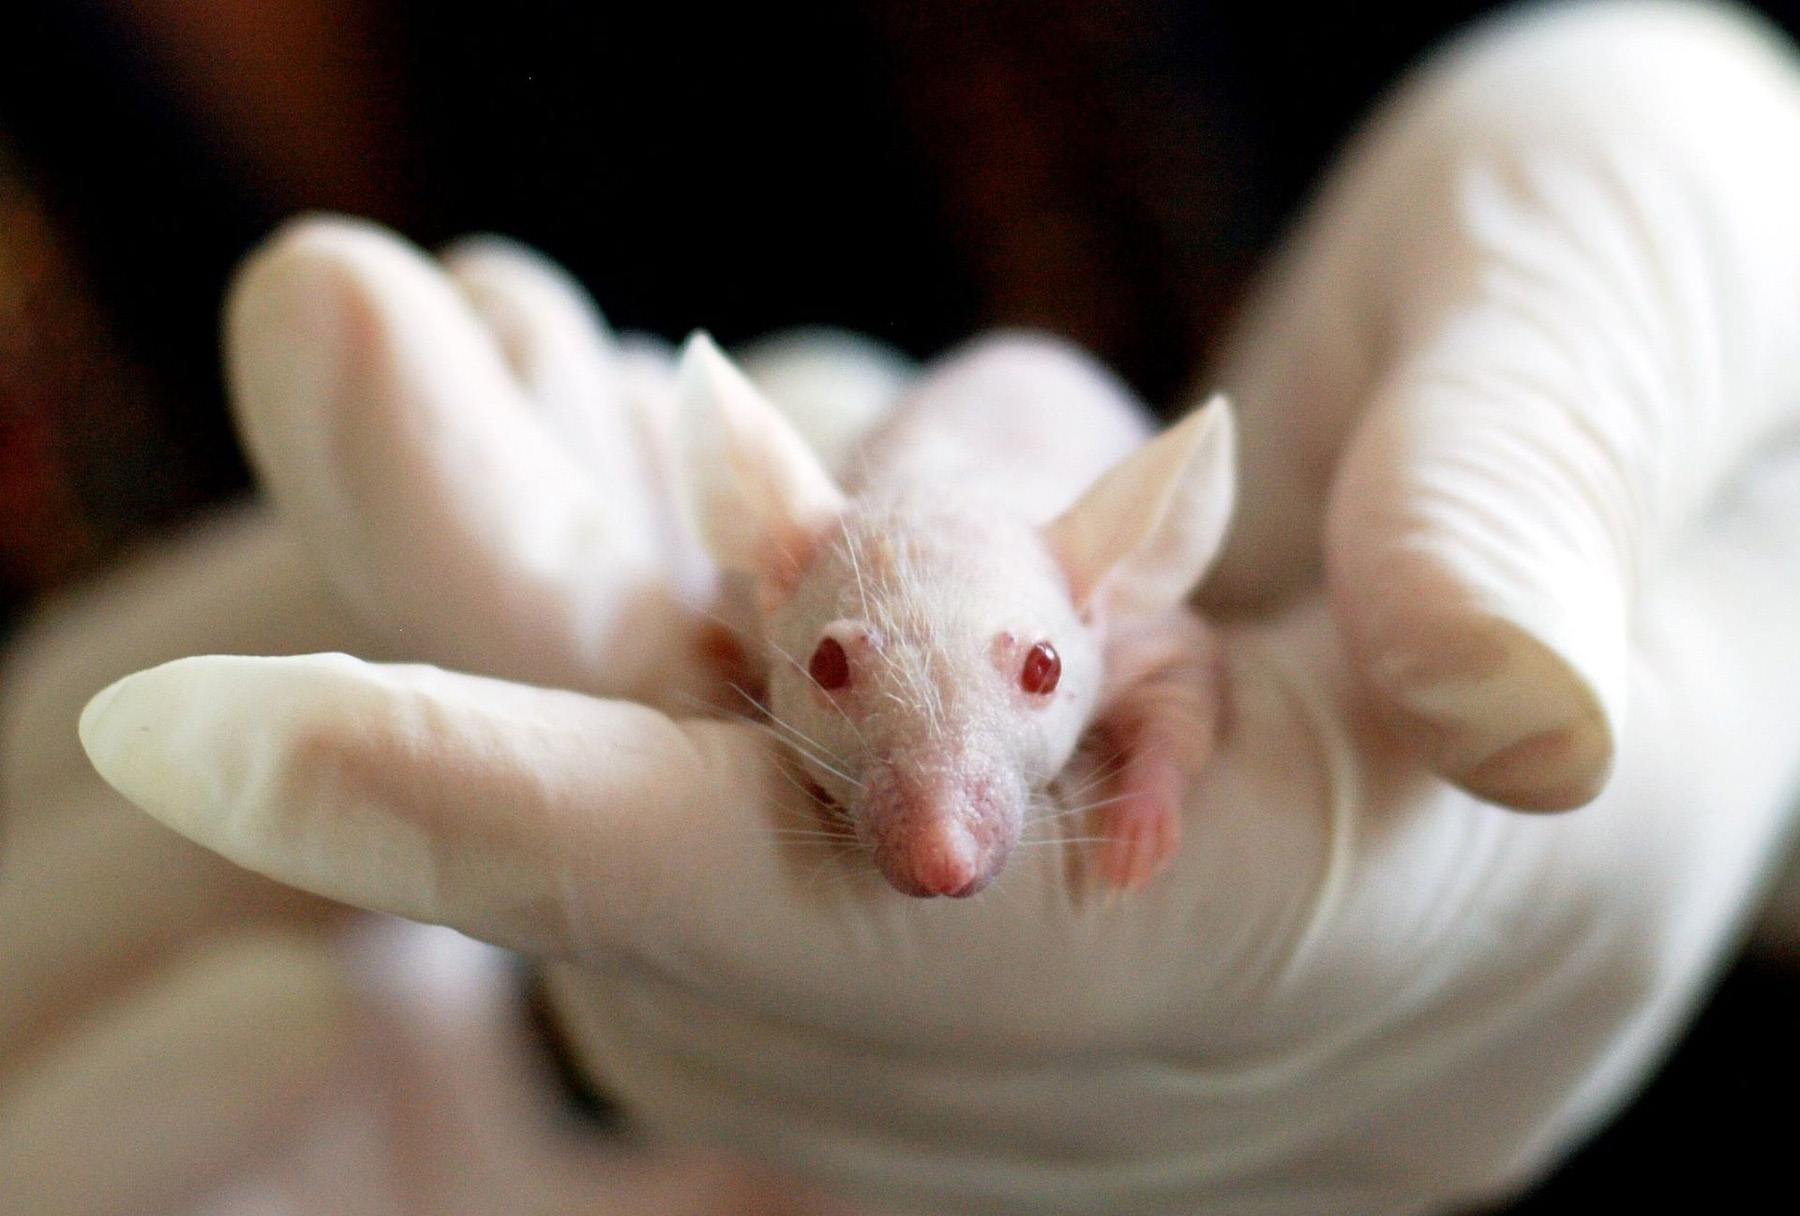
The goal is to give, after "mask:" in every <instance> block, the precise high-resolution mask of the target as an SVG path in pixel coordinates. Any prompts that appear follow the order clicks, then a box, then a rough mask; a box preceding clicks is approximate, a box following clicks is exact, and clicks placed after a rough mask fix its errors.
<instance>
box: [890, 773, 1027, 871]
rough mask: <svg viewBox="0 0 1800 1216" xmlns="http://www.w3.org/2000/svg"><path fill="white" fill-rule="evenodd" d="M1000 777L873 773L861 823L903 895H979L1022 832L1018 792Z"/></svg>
mask: <svg viewBox="0 0 1800 1216" xmlns="http://www.w3.org/2000/svg"><path fill="white" fill-rule="evenodd" d="M1001 788H1002V784H1001V783H997V782H994V781H989V780H986V779H982V778H969V777H967V776H966V775H965V776H964V777H963V778H961V779H958V778H956V777H950V776H945V775H944V774H942V773H939V774H934V776H933V777H930V778H925V779H920V778H918V777H916V776H911V775H908V774H903V773H899V772H896V771H894V770H893V769H892V768H890V767H888V766H882V768H881V770H880V771H878V772H877V773H876V774H873V775H872V779H871V781H870V783H869V786H868V789H867V791H866V793H867V796H866V797H865V799H864V800H863V804H862V806H861V808H860V810H861V813H860V814H859V815H858V817H857V818H858V829H859V832H860V833H861V835H862V836H863V839H864V842H865V843H866V844H868V845H869V847H870V851H871V852H872V853H873V855H874V859H875V864H876V866H877V867H878V868H879V869H880V870H881V873H882V875H883V876H884V877H885V878H886V879H887V880H888V882H889V884H890V885H892V886H893V887H894V889H895V890H897V891H899V892H900V893H901V894H903V895H913V896H919V897H930V896H934V895H947V896H949V897H951V898H953V899H960V898H964V897H966V896H970V895H974V894H975V893H976V892H978V891H980V890H981V889H982V888H983V887H985V886H987V885H988V883H989V882H991V881H992V880H993V878H994V876H995V875H996V874H998V873H999V872H1000V869H1001V867H1002V866H1003V865H1004V864H1005V863H1006V858H1007V856H1008V854H1010V853H1011V852H1012V845H1013V842H1014V841H1016V840H1017V839H1018V834H1019V818H1020V808H1019V807H1018V806H1017V805H1016V803H1017V802H1018V800H1017V799H1008V798H1006V797H1003V796H1002V795H1001Z"/></svg>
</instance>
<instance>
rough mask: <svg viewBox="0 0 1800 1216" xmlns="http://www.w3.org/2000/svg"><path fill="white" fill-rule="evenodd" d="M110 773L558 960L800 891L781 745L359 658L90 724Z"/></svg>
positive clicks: (332, 878) (173, 673)
mask: <svg viewBox="0 0 1800 1216" xmlns="http://www.w3.org/2000/svg"><path fill="white" fill-rule="evenodd" d="M81 730H82V741H83V744H84V746H86V748H87V750H88V754H89V756H90V757H91V758H92V759H93V762H94V766H95V767H96V768H97V769H98V770H99V771H100V773H101V775H102V776H103V777H105V778H106V780H107V781H108V782H109V783H111V784H112V785H113V786H114V787H115V788H117V789H118V790H119V791H120V792H121V793H123V794H125V796H126V797H127V798H130V799H131V800H132V801H133V802H135V803H137V804H138V805H139V806H141V807H143V808H144V809H145V810H148V811H149V812H150V813H151V814H152V815H154V816H155V817H157V818H158V819H160V820H162V821H163V822H164V823H165V824H167V825H169V826H170V827H173V828H174V829H175V830H176V831H178V832H181V833H182V834H184V835H186V836H189V837H191V838H193V839H194V840H197V841H199V842H200V843H201V844H204V845H206V846H207V847H209V848H212V849H215V850H217V851H218V852H220V853H222V854H223V855H224V856H225V857H227V858H228V859H230V860H232V861H235V862H237V863H238V864H240V865H243V866H246V867H247V868H249V869H252V870H256V871H259V872H261V873H264V874H267V875H269V876H270V877H272V878H275V879H277V880H278V881H281V882H285V883H289V884H292V885H294V886H297V887H300V888H302V889H304V890H309V891H313V892H315V893H318V894H323V895H326V896H327V897H329V898H332V899H338V900H342V901H344V902H347V903H352V904H356V905H359V906H362V907H366V908H372V909H376V910H379V911H387V912H393V913H397V914H399V915H402V916H407V917H410V918H413V919H415V920H423V921H430V922H435V923H442V924H448V925H452V926H454V927H456V928H459V929H462V930H464V931H465V932H468V933H470V934H472V935H474V936H476V937H480V938H483V939H485V940H488V941H493V942H497V943H500V944H503V945H508V946H513V947H515V948H520V949H525V950H529V951H532V952H536V953H545V954H562V955H567V954H577V955H589V954H592V953H595V952H599V951H604V950H607V949H609V948H617V947H621V946H629V947H630V948H632V949H633V950H639V951H641V950H646V949H651V948H653V946H654V943H655V942H656V941H657V940H660V939H662V938H663V937H664V936H665V935H667V937H668V938H669V939H671V940H675V941H680V940H681V939H682V938H683V935H684V934H690V935H692V934H698V935H702V936H705V935H711V936H715V937H716V936H721V935H729V934H730V932H731V931H732V930H731V929H730V926H732V925H741V924H742V923H743V917H744V915H745V907H746V906H748V905H753V904H755V903H756V901H757V900H758V899H759V898H764V897H765V895H766V894H767V893H773V892H776V891H779V890H780V889H782V888H783V887H784V885H785V884H784V882H783V881H782V875H781V871H780V868H779V864H780V859H779V857H778V853H779V849H778V848H777V847H776V846H777V845H778V844H779V841H778V838H777V836H776V834H775V833H774V832H772V831H771V830H770V829H769V826H768V816H769V814H770V813H771V812H770V808H774V807H778V806H779V805H780V804H781V803H782V802H783V801H784V800H785V799H790V798H792V797H793V796H794V794H795V791H794V789H793V788H792V787H791V786H789V785H788V784H787V783H786V782H785V781H784V779H783V777H782V775H781V773H780V772H779V771H778V769H777V761H776V759H775V756H774V753H773V747H772V745H771V744H770V743H768V742H767V741H766V740H765V739H764V738H763V736H761V735H759V734H758V733H757V732H755V731H753V730H750V729H748V728H746V727H743V726H739V725H735V724H731V723H707V722H696V723H677V722H675V721H673V720H671V719H669V718H667V717H665V716H663V715H662V714H659V713H657V712H655V711H653V710H650V709H646V708H644V707H643V706H641V705H636V704H632V703H629V702H618V701H601V700H596V699H593V698H589V697H585V696H582V695H579V694H576V693H569V692H562V691H550V690H543V689H537V688H531V687H527V686H524V685H518V684H508V683H503V682H500V681H495V680H489V679H484V678H480V677H474V676H463V675H457V674H454V673H450V672H446V671H442V670H440V669H437V668H428V667H384V666H376V665H372V664H366V663H362V662H359V661H357V660H355V659H351V658H348V657H346V656H342V655H312V656H305V657H300V658H293V659H244V658H229V657H221V656H207V657H201V658H194V659H186V660H180V661H177V662H174V663H169V664H165V665H164V666H162V667H158V668H154V669H152V670H150V671H147V672H140V673H138V674H137V675H134V676H130V677H127V678H126V679H124V680H122V681H120V682H119V683H117V684H115V685H113V686H112V687H111V688H109V689H107V690H106V691H104V692H102V693H101V694H100V695H99V696H98V697H96V698H95V699H94V701H93V702H92V703H91V704H90V705H89V706H88V709H87V711H86V712H85V713H84V715H83V718H82V728H81Z"/></svg>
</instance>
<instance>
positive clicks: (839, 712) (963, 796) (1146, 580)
mask: <svg viewBox="0 0 1800 1216" xmlns="http://www.w3.org/2000/svg"><path fill="white" fill-rule="evenodd" d="M681 396H682V420H681V425H680V432H681V440H682V449H683V464H684V466H685V467H684V472H685V481H686V485H685V490H686V493H687V498H688V504H689V507H690V511H691V514H692V517H693V521H694V524H695V526H696V528H697V530H698V533H699V535H700V537H701V538H702V541H703V543H704V544H705V545H706V547H707V548H708V550H709V551H710V552H711V553H712V555H713V557H714V559H715V560H716V561H717V562H718V563H719V565H720V566H721V567H722V568H724V569H726V570H730V571H735V572H738V573H741V574H745V575H748V576H750V577H751V578H752V579H753V580H754V582H755V586H756V593H757V601H758V605H759V608H760V610H761V614H762V627H763V634H764V638H765V640H766V642H767V644H768V647H769V651H770V654H769V660H770V675H769V693H768V695H769V709H770V712H771V714H772V715H773V717H774V718H775V719H776V721H777V722H778V724H779V726H780V729H781V730H782V733H783V734H784V735H785V736H786V737H787V738H788V739H789V741H790V742H791V743H792V745H793V747H794V749H795V751H796V752H797V753H798V754H799V756H800V759H801V762H802V764H803V765H804V766H805V768H806V770H807V772H808V774H809V775H810V776H811V777H812V779H813V780H814V781H815V782H816V783H817V785H818V786H819V787H820V788H821V789H822V790H824V791H825V793H826V794H827V795H828V796H829V797H830V798H831V799H832V801H833V802H834V803H836V804H837V806H838V807H840V808H841V809H842V810H843V811H844V812H845V813H846V815H847V816H848V818H849V821H850V823H851V824H852V825H853V827H854V830H855V832H856V834H857V836H858V838H859V839H860V840H861V841H862V842H863V844H864V845H865V846H867V847H868V849H869V850H870V853H871V855H872V856H873V858H874V860H875V863H876V865H877V866H878V867H879V868H880V870H881V871H882V873H883V874H884V875H885V876H886V878H887V879H888V881H889V882H890V883H891V884H892V885H893V886H894V887H895V888H896V889H897V890H899V891H901V892H903V893H905V894H908V895H921V896H924V895H952V896H961V895H971V894H974V893H975V892H976V891H979V890H980V889H981V888H982V887H984V886H986V885H987V883H988V882H989V881H991V880H992V879H993V877H994V876H995V875H996V874H997V873H999V871H1000V869H1001V867H1002V866H1003V865H1004V864H1005V862H1006V859H1007V856H1008V855H1009V854H1010V852H1011V850H1012V848H1013V846H1014V845H1016V844H1017V842H1018V840H1019V837H1020V833H1021V831H1022V830H1023V825H1024V820H1025V816H1026V813H1027V810H1028V808H1029V806H1030V804H1031V802H1032V799H1033V797H1034V795H1036V794H1037V793H1038V792H1039V791H1040V790H1042V789H1043V787H1044V785H1045V784H1046V783H1048V782H1049V780H1050V779H1051V778H1052V777H1054V776H1055V775H1056V773H1057V772H1058V771H1060V770H1061V768H1062V767H1063V765H1064V764H1066V763H1067V761H1068V759H1069V756H1070V754H1071V753H1072V752H1073V750H1074V748H1075V746H1076V744H1077V742H1078V741H1079V739H1080V737H1081V734H1082V732H1083V730H1084V729H1085V728H1086V726H1087V724H1088V722H1089V721H1090V720H1091V718H1092V716H1093V714H1094V711H1095V708H1096V706H1097V705H1098V703H1099V698H1100V693H1101V685H1102V680H1103V677H1104V674H1105V672H1104V646H1105V630H1106V629H1107V628H1108V627H1117V625H1118V623H1119V622H1121V621H1123V620H1128V619H1129V618H1131V617H1135V616H1142V615H1146V614H1152V613H1157V612H1162V611H1165V610H1167V609H1169V608H1171V607H1173V606H1175V605H1176V604H1178V603H1179V602H1180V601H1181V600H1182V599H1183V597H1184V596H1185V595H1186V594H1187V592H1188V591H1189V589H1190V588H1192V586H1193V585H1194V584H1195V583H1196V582H1197V581H1198V580H1199V578H1200V576H1201V574H1202V573H1204V571H1205V568H1206V566H1207V565H1208V564H1209V563H1210V562H1211V560H1212V558H1213V556H1214V554H1215V553H1216V552H1217V550H1218V546H1219V543H1220V541H1221V539H1222V538H1223V535H1224V531H1225V526H1226V522H1227V519H1228V518H1229V515H1230V509H1231V503H1232V497H1233V478H1232V424H1231V417H1230V413H1229V409H1228V407H1226V406H1225V404H1224V403H1223V402H1222V401H1220V402H1217V403H1215V404H1211V405H1209V406H1208V407H1207V408H1206V409H1204V410H1202V411H1200V412H1198V413H1196V414H1194V415H1192V416H1191V417H1189V418H1188V419H1187V420H1186V421H1185V422H1183V423H1182V424H1181V425H1180V426H1178V427H1176V428H1174V429H1173V430H1171V431H1169V432H1167V433H1166V434H1164V435H1163V436H1161V437H1160V438H1158V439H1156V440H1155V441H1153V442H1151V443H1149V444H1146V445H1145V446H1144V447H1143V448H1141V449H1140V450H1139V451H1138V452H1136V453H1134V454H1133V455H1132V456H1130V457H1128V458H1127V459H1126V460H1124V461H1123V462H1121V463H1120V464H1119V465H1117V466H1116V467H1114V468H1113V469H1112V470H1111V471H1109V472H1108V473H1106V474H1105V475H1104V476H1102V477H1101V478H1100V479H1099V480H1098V481H1096V482H1095V483H1094V484H1093V485H1092V486H1091V487H1089V488H1088V489H1087V491H1086V492H1085V493H1084V494H1083V495H1082V496H1081V498H1080V499H1079V501H1077V502H1076V503H1075V505H1074V506H1072V507H1070V508H1069V509H1068V510H1067V511H1065V512H1064V513H1063V514H1062V515H1061V516H1059V517H1058V518H1057V519H1055V520H1053V521H1051V522H1050V523H1049V524H1046V525H1043V526H1034V525H1033V524H1031V523H1030V522H1029V521H1027V520H1024V519H1022V518H1019V517H1018V516H1017V515H1015V514H1013V513H1012V512H1009V511H1008V510H1007V509H1006V505H1005V504H1004V503H996V502H993V501H991V500H984V499H981V498H978V497H974V496H971V495H969V494H968V493H967V492H966V491H963V490H961V489H959V488H958V487H954V486H908V487H904V488H901V489H898V490H896V491H894V492H892V493H881V494H877V495H869V496H862V497H857V498H854V499H853V498H850V497H847V496H846V495H845V494H844V493H843V491H841V490H840V489H839V488H838V487H837V485H836V484H835V483H834V482H833V480H832V478H831V477H830V475H829V474H828V473H827V472H826V471H825V469H824V468H823V467H822V466H821V465H820V464H819V461H818V460H817V458H816V457H815V456H814V455H813V454H812V453H811V451H810V450H809V449H808V448H807V446H806V443H805V441H804V440H803V439H802V438H801V437H800V436H799V435H798V434H797V433H796V432H795V431H794V429H793V428H792V426H790V425H789V424H788V423H787V421H786V420H785V419H784V418H783V417H782V416H781V414H780V413H779V412H778V411H777V410H776V409H775V407H774V406H773V405H771V404H770V403H769V402H768V401H766V400H765V399H764V398H763V397H762V396H761V394H760V393H758V392H757V390H756V389H755V388H754V386H752V385H751V384H750V383H749V381H748V380H747V379H745V378H744V376H743V375H742V374H741V373H740V372H738V370H737V369H736V368H735V367H734V366H732V365H731V363H730V362H729V361H728V360H727V359H726V358H725V356H724V355H723V354H721V353H720V352H719V350H718V348H717V347H716V346H714V345H713V344H712V342H711V340H710V339H708V338H707V337H706V336H705V335H703V334H696V335H695V336H694V337H693V338H692V339H690V340H689V342H688V345H687V347H686V349H685V350H684V352H683V356H682V372H681ZM1044 425H1046V426H1054V425H1055V420H1054V419H1053V418H1046V419H1045V422H1044Z"/></svg>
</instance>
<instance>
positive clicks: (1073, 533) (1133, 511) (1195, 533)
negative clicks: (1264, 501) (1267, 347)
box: [1044, 396, 1237, 616]
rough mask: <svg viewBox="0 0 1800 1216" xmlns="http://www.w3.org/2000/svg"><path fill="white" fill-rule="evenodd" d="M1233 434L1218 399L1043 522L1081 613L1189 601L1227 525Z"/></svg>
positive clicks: (1226, 407)
mask: <svg viewBox="0 0 1800 1216" xmlns="http://www.w3.org/2000/svg"><path fill="white" fill-rule="evenodd" d="M1236 433H1237V428H1236V424H1235V423H1234V421H1233V419H1232V413H1231V405H1230V403H1229V402H1228V401H1226V400H1225V398H1224V397H1222V396H1215V397H1213V398H1212V400H1210V401H1208V402H1207V403H1206V404H1205V405H1203V406H1201V407H1200V408H1199V409H1198V410H1196V411H1194V412H1193V413H1192V414H1189V415H1188V416H1187V417H1186V418H1185V419H1183V420H1182V421H1181V422H1180V423H1179V424H1178V425H1176V426H1174V427H1172V428H1170V429H1169V430H1167V431H1165V432H1164V433H1163V434H1161V435H1159V436H1157V437H1156V438H1155V439H1153V440H1152V441H1150V442H1149V443H1147V444H1145V445H1144V446H1143V447H1141V448H1139V449H1138V450H1137V451H1136V452H1133V453H1132V454H1131V455H1130V456H1127V457H1126V458H1125V459H1124V460H1122V461H1120V462H1119V463H1118V464H1116V465H1114V466H1113V467H1112V468H1111V469H1109V470H1107V472H1106V473H1104V474H1102V475H1101V477H1100V479H1099V480H1098V481H1096V482H1094V484H1093V485H1092V486H1090V487H1088V489H1087V492H1086V493H1084V494H1083V495H1082V496H1081V498H1080V500H1079V501H1077V502H1076V503H1075V505H1074V506H1072V507H1070V508H1069V509H1068V510H1067V511H1064V512H1063V513H1062V514H1061V515H1060V516H1058V517H1057V518H1056V519H1054V520H1052V521H1050V523H1048V524H1046V525H1045V526H1044V539H1045V541H1046V542H1047V543H1048V544H1049V546H1050V551H1051V552H1052V553H1053V554H1055V555H1056V560H1057V562H1058V563H1059V564H1060V565H1061V566H1062V568H1063V573H1064V574H1066V575H1067V576H1068V579H1069V591H1070V594H1071V596H1072V597H1073V598H1074V600H1075V604H1076V606H1077V607H1081V608H1088V607H1090V606H1092V607H1097V608H1102V609H1103V610H1104V611H1105V612H1106V614H1107V615H1117V616H1135V615H1139V614H1145V613H1152V612H1160V611H1162V610H1163V609H1166V608H1171V607H1173V606H1174V605H1176V604H1178V603H1180V602H1181V600H1182V599H1183V598H1184V597H1186V595H1187V593H1188V592H1189V591H1191V590H1192V589H1193V587H1194V585H1195V584H1196V583H1198V582H1199V581H1200V577H1201V576H1202V575H1203V574H1205V573H1206V569H1207V567H1208V566H1210V565H1211V564H1212V561H1213V558H1214V557H1216V556H1217V555H1218V552H1219V546H1220V545H1221V544H1222V543H1223V542H1224V539H1225V530H1226V527H1227V525H1228V524H1229V523H1230V521H1231V508H1232V504H1233V503H1234V502H1235V501H1236V499H1237V474H1236V446H1237V444H1236Z"/></svg>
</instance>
